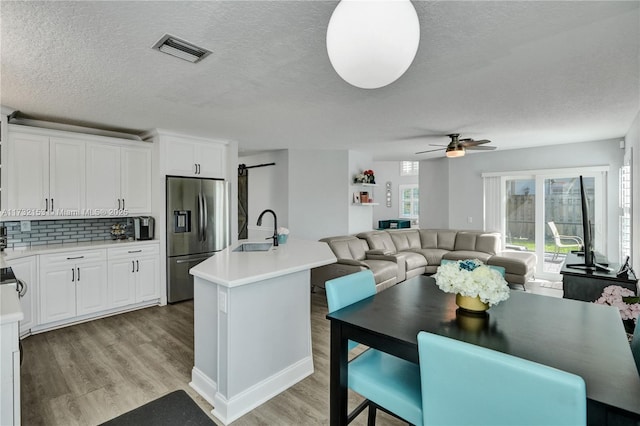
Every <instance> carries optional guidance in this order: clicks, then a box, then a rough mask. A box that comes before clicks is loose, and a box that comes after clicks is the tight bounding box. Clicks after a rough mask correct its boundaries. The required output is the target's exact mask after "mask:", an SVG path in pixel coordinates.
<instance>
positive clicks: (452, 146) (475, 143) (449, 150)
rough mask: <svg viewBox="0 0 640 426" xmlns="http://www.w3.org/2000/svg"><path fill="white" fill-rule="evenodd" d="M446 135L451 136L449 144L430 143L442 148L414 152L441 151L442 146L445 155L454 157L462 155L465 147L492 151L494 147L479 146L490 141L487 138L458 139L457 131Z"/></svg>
mask: <svg viewBox="0 0 640 426" xmlns="http://www.w3.org/2000/svg"><path fill="white" fill-rule="evenodd" d="M447 136H449V137H450V138H451V142H449V145H435V144H430V145H431V146H440V147H442V148H438V149H430V150H427V151H420V152H416V154H424V153H427V152H434V151H441V150H442V149H443V148H444V150H445V155H446V156H447V157H450V158H454V157H462V156H464V154H465V152H466V150H467V149H472V150H477V151H492V150H494V149H496V147H495V146H480V145H484V144H486V143H489V142H491V141H490V140H488V139H480V140H474V139H471V138H465V139H460V134H459V133H451V134H450V135H447Z"/></svg>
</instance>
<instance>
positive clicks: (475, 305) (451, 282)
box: [434, 259, 509, 312]
mask: <svg viewBox="0 0 640 426" xmlns="http://www.w3.org/2000/svg"><path fill="white" fill-rule="evenodd" d="M434 278H435V280H436V284H437V285H438V287H440V290H442V291H444V292H445V293H454V294H456V304H458V306H460V308H462V309H465V310H468V311H471V312H482V311H486V310H487V309H489V307H491V306H493V305H497V304H498V303H500V302H502V301H503V300H507V299H508V298H509V285H508V284H507V282H506V281H505V279H504V277H503V276H502V274H501V273H500V272H499V271H497V270H496V269H493V268H491V267H489V266H487V265H485V264H484V263H482V262H481V261H479V260H478V259H473V260H471V259H467V260H459V261H457V262H447V263H444V264H442V265H441V266H440V267H439V268H438V271H437V272H436V274H435V275H434Z"/></svg>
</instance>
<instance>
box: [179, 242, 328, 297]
mask: <svg viewBox="0 0 640 426" xmlns="http://www.w3.org/2000/svg"><path fill="white" fill-rule="evenodd" d="M246 242H253V241H245V240H241V241H238V242H237V243H234V244H232V245H230V246H229V247H227V248H226V249H224V250H222V251H220V252H218V253H216V254H215V255H214V256H212V257H210V258H209V259H207V260H205V261H204V262H202V263H200V264H198V265H196V266H194V267H193V268H191V269H190V270H189V273H191V275H194V276H196V277H199V278H202V279H205V280H207V281H211V282H213V283H216V284H219V285H222V286H225V287H237V286H241V285H245V284H251V283H254V282H257V281H262V280H265V279H269V278H274V277H278V276H281V275H286V274H290V273H293V272H299V271H303V270H305V269H311V268H316V267H318V266H323V265H328V264H331V263H334V262H336V261H337V259H336V257H335V256H334V254H333V252H332V251H331V249H330V248H329V246H328V245H327V243H324V242H319V241H309V240H298V239H292V238H289V240H288V241H287V243H285V244H280V245H279V246H277V247H271V248H270V249H269V250H268V251H256V252H234V251H233V250H234V249H235V248H236V247H238V246H239V245H240V244H242V243H246ZM260 242H264V241H260Z"/></svg>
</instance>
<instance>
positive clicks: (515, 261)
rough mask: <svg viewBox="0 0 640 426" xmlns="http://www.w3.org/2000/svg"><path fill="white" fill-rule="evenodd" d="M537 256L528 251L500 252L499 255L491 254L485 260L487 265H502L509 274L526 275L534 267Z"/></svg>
mask: <svg viewBox="0 0 640 426" xmlns="http://www.w3.org/2000/svg"><path fill="white" fill-rule="evenodd" d="M536 262H537V257H536V255H535V253H532V252H529V251H522V252H519V251H514V252H502V253H501V255H497V256H492V257H491V259H489V261H488V262H487V264H489V265H495V266H502V267H503V268H505V269H506V270H507V272H508V273H510V274H517V275H527V274H529V272H530V271H532V270H534V269H535V267H536Z"/></svg>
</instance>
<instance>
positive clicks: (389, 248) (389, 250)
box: [357, 231, 396, 254]
mask: <svg viewBox="0 0 640 426" xmlns="http://www.w3.org/2000/svg"><path fill="white" fill-rule="evenodd" d="M357 237H358V238H362V239H364V240H366V241H367V244H368V245H369V249H371V250H381V251H382V253H383V254H394V253H396V246H395V245H394V244H393V241H392V240H391V236H390V235H389V233H387V232H385V231H369V232H361V233H359V234H358V235H357Z"/></svg>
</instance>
